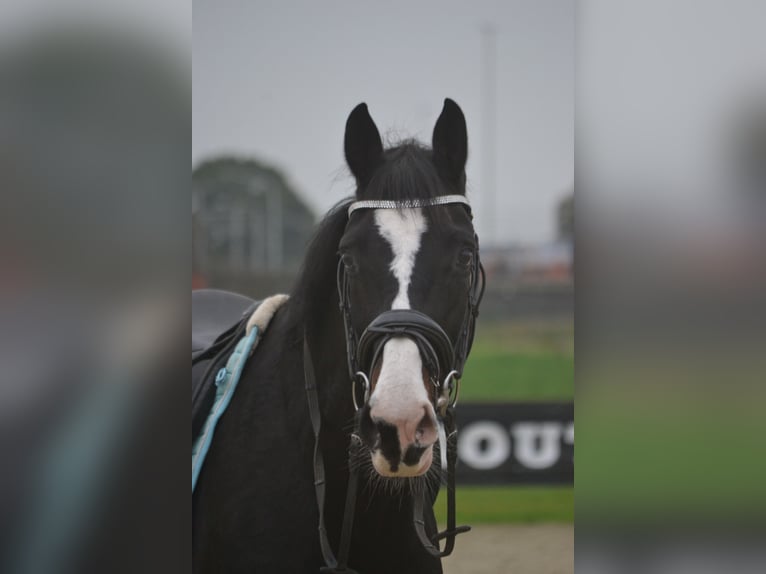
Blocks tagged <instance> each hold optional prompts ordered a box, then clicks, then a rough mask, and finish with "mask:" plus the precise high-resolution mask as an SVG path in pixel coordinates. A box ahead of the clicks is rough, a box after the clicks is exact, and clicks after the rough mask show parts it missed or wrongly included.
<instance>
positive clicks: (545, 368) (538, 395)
mask: <svg viewBox="0 0 766 574" xmlns="http://www.w3.org/2000/svg"><path fill="white" fill-rule="evenodd" d="M573 381H574V358H573V357H567V356H564V355H553V354H531V353H503V354H500V353H486V354H485V353H477V354H476V356H473V355H472V356H471V358H470V359H469V360H468V363H467V364H466V367H465V371H464V373H463V380H462V384H461V386H460V400H461V401H462V402H505V401H532V400H533V401H554V400H571V399H573V398H574V382H573Z"/></svg>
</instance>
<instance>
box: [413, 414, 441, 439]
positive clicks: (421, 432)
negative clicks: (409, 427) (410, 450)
mask: <svg viewBox="0 0 766 574" xmlns="http://www.w3.org/2000/svg"><path fill="white" fill-rule="evenodd" d="M423 410H424V411H425V414H424V415H423V418H422V419H420V422H419V423H418V427H417V429H416V430H415V442H416V443H418V444H419V443H422V442H432V440H431V439H433V437H434V436H435V435H436V421H435V420H434V418H433V417H432V416H431V413H429V412H428V407H424V408H423Z"/></svg>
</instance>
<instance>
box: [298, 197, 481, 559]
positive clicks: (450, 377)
mask: <svg viewBox="0 0 766 574" xmlns="http://www.w3.org/2000/svg"><path fill="white" fill-rule="evenodd" d="M449 204H462V205H464V206H466V208H467V209H468V212H469V214H470V210H471V208H470V203H469V202H468V200H467V199H466V198H465V196H463V195H444V196H438V197H434V198H430V199H411V200H403V201H390V200H363V201H356V202H354V203H352V204H351V205H350V206H349V208H348V216H349V220H350V218H351V214H352V213H354V212H355V211H357V210H362V209H406V208H420V207H434V206H440V205H449ZM336 278H337V288H338V299H339V307H340V311H341V313H342V315H343V323H344V331H345V337H346V357H347V363H348V373H349V377H350V379H351V385H352V388H351V394H352V400H353V404H354V408H355V409H356V411H357V413H358V412H359V411H360V410H361V409H362V408H363V407H364V406H366V405H367V404H368V401H369V398H370V394H371V387H370V380H371V378H372V377H371V374H372V371H373V369H374V367H375V365H376V364H377V363H378V361H379V360H380V357H381V354H382V350H383V347H384V346H385V344H386V342H388V341H389V340H390V339H392V338H394V337H408V338H410V339H411V340H412V341H414V342H415V344H416V345H417V346H418V349H419V350H420V355H421V357H422V358H423V362H424V365H425V367H426V370H427V372H428V373H429V374H430V377H431V383H432V384H433V385H434V387H435V397H436V399H435V404H434V410H435V412H436V414H437V419H438V426H439V442H440V453H441V469H442V476H443V478H444V479H445V480H446V483H447V529H446V530H445V531H444V532H440V533H438V534H437V535H435V536H434V537H433V539H430V538H429V537H428V535H427V534H426V531H425V522H424V520H423V510H424V502H423V499H424V496H415V497H414V501H413V524H414V526H415V531H416V533H417V535H418V538H419V539H420V542H421V544H422V545H423V547H424V548H425V549H426V551H428V552H429V553H430V554H431V555H432V556H435V557H439V558H440V557H444V556H449V555H450V554H451V553H452V550H453V548H454V545H455V536H457V535H458V534H460V533H462V532H467V531H468V530H470V526H456V523H455V463H456V461H457V428H456V426H455V417H454V408H455V406H456V405H457V400H458V396H459V391H460V378H461V376H462V374H463V367H464V366H465V362H466V359H467V358H468V353H469V352H470V350H471V345H472V344H473V336H474V330H475V325H476V317H477V316H478V314H479V304H480V303H481V299H482V296H483V294H484V285H485V277H484V268H483V267H482V265H481V261H480V259H479V247H478V238H477V239H476V247H475V249H474V253H473V257H472V267H471V280H470V287H469V290H468V293H467V301H466V309H465V313H464V317H463V322H462V325H461V327H460V332H459V334H458V338H457V340H456V342H455V344H453V343H452V341H451V339H450V337H449V336H448V335H447V333H446V332H445V331H444V329H443V328H442V327H441V326H440V325H439V324H438V323H437V322H436V321H435V320H434V319H432V318H431V317H429V316H428V315H426V314H425V313H421V312H420V311H416V310H414V309H393V310H389V311H384V312H383V313H381V314H380V315H378V316H377V317H375V318H374V319H373V320H372V321H371V322H370V324H369V325H368V326H367V328H366V329H365V330H364V332H363V333H362V335H361V336H357V333H356V331H355V330H354V327H353V325H352V322H351V300H350V285H349V279H348V275H347V274H346V272H345V265H344V263H343V261H342V260H341V261H339V262H338V268H337V275H336ZM303 348H304V375H305V382H306V391H307V398H308V403H309V413H310V415H311V422H312V427H313V429H314V439H315V443H314V485H315V490H316V497H317V504H318V506H319V538H320V546H321V549H322V555H323V557H324V561H325V563H326V565H327V566H326V567H324V568H322V569H321V570H320V572H323V573H327V574H336V573H337V574H339V573H341V572H344V573H346V574H353V572H354V571H353V570H351V569H349V568H348V566H347V561H348V553H349V550H350V544H351V530H352V528H353V517H354V507H355V502H356V492H357V486H358V473H357V470H356V465H350V467H351V468H350V470H349V482H348V486H347V489H346V503H345V510H344V517H343V526H342V530H341V540H340V547H339V552H338V558H337V559H336V557H335V555H334V554H333V552H332V548H331V547H330V543H329V540H328V537H327V531H326V529H325V525H324V498H325V471H324V462H323V456H322V451H321V448H320V446H319V434H320V429H321V415H320V411H319V398H318V394H317V387H316V379H315V375H314V368H313V363H312V360H311V353H310V350H309V347H308V342H307V338H306V336H305V335H304V346H303ZM360 385H361V390H362V396H361V399H362V402H361V403H360V401H359V398H360V397H359V392H358V390H359V388H360ZM359 420H360V416H359V415H358V414H357V416H356V428H355V430H354V432H353V433H352V440H353V441H357V442H358V443H359V444H361V438H359V434H358V431H359ZM442 539H445V546H444V550H439V545H438V541H439V540H442Z"/></svg>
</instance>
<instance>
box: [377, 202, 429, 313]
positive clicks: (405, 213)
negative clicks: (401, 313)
mask: <svg viewBox="0 0 766 574" xmlns="http://www.w3.org/2000/svg"><path fill="white" fill-rule="evenodd" d="M375 224H376V225H377V226H378V231H379V232H380V234H381V235H382V236H383V239H385V240H386V241H388V243H389V245H391V251H393V253H394V258H393V260H392V261H391V265H390V267H389V268H390V269H391V272H392V273H393V274H394V277H396V280H397V281H398V282H399V291H398V293H397V294H396V297H394V301H393V303H391V308H392V309H409V308H410V296H409V289H410V280H411V279H412V270H413V269H414V268H415V257H416V256H417V254H418V251H419V250H420V238H421V236H422V235H423V233H424V232H425V230H426V218H425V217H423V211H422V210H421V209H419V208H412V209H377V210H375Z"/></svg>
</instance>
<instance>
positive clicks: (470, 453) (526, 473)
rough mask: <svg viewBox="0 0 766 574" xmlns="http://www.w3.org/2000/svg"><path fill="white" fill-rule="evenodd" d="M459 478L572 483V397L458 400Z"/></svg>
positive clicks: (476, 481)
mask: <svg viewBox="0 0 766 574" xmlns="http://www.w3.org/2000/svg"><path fill="white" fill-rule="evenodd" d="M456 412H457V416H458V419H457V422H458V459H459V461H458V466H457V476H456V478H457V482H458V483H459V484H572V483H573V481H574V404H573V403H494V404H466V403H463V404H460V405H459V406H458V408H457V409H456Z"/></svg>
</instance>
